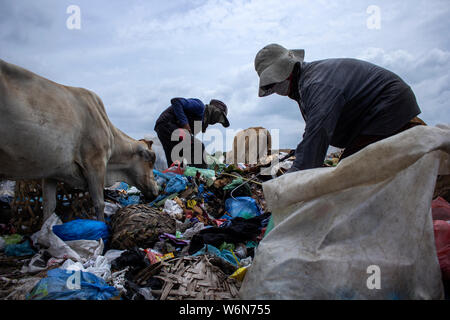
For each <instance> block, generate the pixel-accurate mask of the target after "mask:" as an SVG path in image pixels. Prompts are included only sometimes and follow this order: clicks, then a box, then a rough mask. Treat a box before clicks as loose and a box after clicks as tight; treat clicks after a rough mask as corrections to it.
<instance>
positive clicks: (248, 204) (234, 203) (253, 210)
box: [221, 197, 262, 219]
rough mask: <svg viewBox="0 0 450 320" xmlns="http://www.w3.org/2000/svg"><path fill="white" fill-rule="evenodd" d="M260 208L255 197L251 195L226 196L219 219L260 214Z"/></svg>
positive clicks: (251, 216)
mask: <svg viewBox="0 0 450 320" xmlns="http://www.w3.org/2000/svg"><path fill="white" fill-rule="evenodd" d="M261 213H262V212H261V209H260V208H259V206H258V205H257V203H256V201H255V199H253V198H251V197H236V198H228V199H227V200H226V201H225V214H224V215H223V216H222V217H221V219H234V218H237V217H241V218H244V219H250V218H253V217H256V216H259V215H261Z"/></svg>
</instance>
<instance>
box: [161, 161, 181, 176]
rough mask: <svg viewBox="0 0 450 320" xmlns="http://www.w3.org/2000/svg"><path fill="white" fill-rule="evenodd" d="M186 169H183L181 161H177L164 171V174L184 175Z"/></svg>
mask: <svg viewBox="0 0 450 320" xmlns="http://www.w3.org/2000/svg"><path fill="white" fill-rule="evenodd" d="M184 171H185V170H184V169H183V168H181V163H180V162H179V161H175V162H174V163H172V165H171V166H170V167H169V168H167V169H166V170H164V171H163V173H175V174H179V175H182V174H183V173H184Z"/></svg>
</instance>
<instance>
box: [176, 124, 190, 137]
mask: <svg viewBox="0 0 450 320" xmlns="http://www.w3.org/2000/svg"><path fill="white" fill-rule="evenodd" d="M180 129H182V130H179V131H180V135H179V140H180V141H181V140H184V138H185V137H186V131H184V130H187V131H188V132H189V134H191V135H192V132H191V127H190V126H189V123H187V124H185V125H184V126H182V127H181V128H180ZM183 129H184V130H183Z"/></svg>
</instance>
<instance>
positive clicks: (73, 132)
mask: <svg viewBox="0 0 450 320" xmlns="http://www.w3.org/2000/svg"><path fill="white" fill-rule="evenodd" d="M154 163H155V153H154V152H153V151H152V150H151V142H147V143H146V142H145V141H137V140H135V139H133V138H130V137H129V136H127V135H126V134H125V133H123V132H122V131H120V130H119V129H117V128H116V127H115V126H114V125H113V124H112V123H111V122H110V120H109V119H108V116H107V114H106V111H105V107H104V106H103V103H102V100H101V99H100V98H99V97H98V96H97V95H96V94H95V93H94V92H92V91H89V90H86V89H83V88H75V87H69V86H64V85H60V84H58V83H55V82H53V81H50V80H48V79H45V78H43V77H41V76H39V75H37V74H34V73H32V72H30V71H28V70H25V69H23V68H20V67H18V66H16V65H13V64H10V63H7V62H5V61H3V60H0V180H1V179H11V180H21V179H43V199H44V220H46V219H47V218H48V217H49V216H50V215H51V214H52V213H53V211H54V210H55V207H56V184H57V182H58V181H62V182H64V183H66V184H68V185H69V186H71V187H73V188H77V189H84V190H86V189H87V190H89V192H90V194H91V197H92V200H93V203H94V206H95V211H96V214H97V219H98V220H101V221H104V216H103V210H104V205H105V204H104V198H103V189H104V187H105V185H106V186H108V185H111V184H113V183H114V182H116V181H124V182H127V183H128V184H130V185H134V186H136V187H137V188H138V189H140V190H141V191H142V192H143V193H144V195H145V196H146V197H149V198H152V197H155V196H157V193H158V187H157V184H156V182H155V180H154V178H153V165H154Z"/></svg>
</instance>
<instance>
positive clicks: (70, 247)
mask: <svg viewBox="0 0 450 320" xmlns="http://www.w3.org/2000/svg"><path fill="white" fill-rule="evenodd" d="M61 224H62V222H61V219H59V217H58V216H57V215H56V214H55V213H53V214H52V215H51V216H50V217H49V218H48V219H47V220H46V221H45V222H44V225H43V226H42V228H41V230H40V231H38V232H36V233H34V234H33V235H32V236H31V239H32V241H33V245H34V246H35V247H41V248H46V251H48V253H49V254H50V255H51V256H52V257H54V258H61V259H62V258H64V259H67V258H70V259H72V260H74V261H83V262H84V261H87V260H89V259H91V258H92V257H95V256H98V255H100V254H101V253H102V252H103V248H104V243H103V240H102V239H100V240H98V241H96V240H74V241H63V240H62V239H61V238H60V237H58V236H57V235H56V234H55V233H54V232H53V226H55V225H61Z"/></svg>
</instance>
